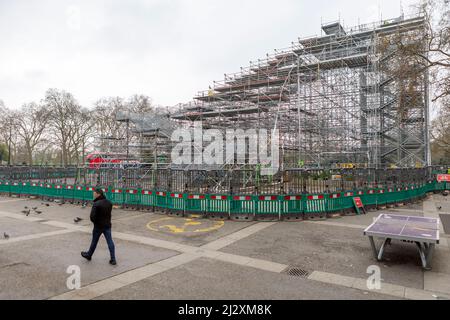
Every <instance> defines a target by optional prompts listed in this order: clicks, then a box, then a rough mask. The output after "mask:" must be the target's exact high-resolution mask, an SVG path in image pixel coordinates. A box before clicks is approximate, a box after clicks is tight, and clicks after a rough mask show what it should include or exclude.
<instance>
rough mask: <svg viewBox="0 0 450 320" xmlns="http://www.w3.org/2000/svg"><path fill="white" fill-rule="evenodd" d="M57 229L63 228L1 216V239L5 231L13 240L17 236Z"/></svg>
mask: <svg viewBox="0 0 450 320" xmlns="http://www.w3.org/2000/svg"><path fill="white" fill-rule="evenodd" d="M56 230H61V228H57V227H51V226H46V225H42V224H38V223H32V222H27V221H22V220H17V219H13V218H5V217H1V216H0V239H3V233H4V232H6V233H7V234H8V235H9V236H10V239H11V240H12V239H14V238H16V237H21V236H25V235H31V234H38V233H43V232H50V231H56Z"/></svg>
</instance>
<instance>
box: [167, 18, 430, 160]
mask: <svg viewBox="0 0 450 320" xmlns="http://www.w3.org/2000/svg"><path fill="white" fill-rule="evenodd" d="M425 25H426V21H425V19H424V18H423V17H421V16H415V17H408V18H405V17H403V16H402V17H399V18H396V19H390V20H384V21H381V22H377V23H373V24H366V25H359V26H357V27H353V28H344V27H343V26H342V24H341V23H340V22H339V21H338V22H333V23H327V24H324V25H322V31H323V33H324V34H323V35H322V36H315V37H308V38H299V39H298V40H296V41H295V42H292V43H291V46H289V47H288V48H285V49H281V50H275V52H274V53H273V54H267V55H266V57H264V58H262V59H258V60H257V61H253V62H250V65H249V66H247V67H242V68H241V70H240V71H239V72H237V73H232V74H225V78H224V80H222V81H215V82H214V83H213V85H212V86H211V87H210V88H209V90H206V91H202V92H199V93H198V94H197V96H196V97H195V98H194V100H193V101H191V102H189V103H185V104H182V105H181V106H180V111H179V112H177V113H176V114H173V115H171V119H172V120H174V121H176V122H178V124H179V125H183V126H186V127H192V126H193V123H194V122H196V121H201V122H202V124H203V128H214V129H219V130H221V131H223V132H225V130H227V129H231V128H236V129H244V130H245V129H256V130H258V129H278V130H279V132H280V142H279V144H280V161H281V162H280V163H281V166H282V169H283V168H285V169H286V168H299V167H300V168H343V167H346V168H348V167H362V168H387V167H397V168H412V167H425V166H428V165H429V164H430V156H429V138H428V122H429V119H428V108H429V102H428V90H429V86H428V74H427V73H426V71H422V72H421V73H416V74H415V75H414V77H410V78H405V77H403V78H401V77H400V78H399V77H397V76H395V75H394V73H392V72H391V71H390V70H391V69H392V68H391V67H393V66H396V65H398V63H399V61H400V60H399V59H400V58H401V57H399V55H398V54H397V52H398V50H397V49H398V48H397V47H396V45H395V41H394V39H395V38H396V37H407V38H408V39H409V40H408V41H416V42H418V43H420V42H423V39H424V38H425V37H424V33H425V30H426V29H425Z"/></svg>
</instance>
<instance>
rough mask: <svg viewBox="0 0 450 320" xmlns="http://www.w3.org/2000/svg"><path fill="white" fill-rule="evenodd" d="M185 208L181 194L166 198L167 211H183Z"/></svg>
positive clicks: (173, 194)
mask: <svg viewBox="0 0 450 320" xmlns="http://www.w3.org/2000/svg"><path fill="white" fill-rule="evenodd" d="M185 206H186V201H185V197H184V195H183V194H182V193H171V194H169V196H168V197H167V207H166V208H167V209H169V210H173V211H184V210H185Z"/></svg>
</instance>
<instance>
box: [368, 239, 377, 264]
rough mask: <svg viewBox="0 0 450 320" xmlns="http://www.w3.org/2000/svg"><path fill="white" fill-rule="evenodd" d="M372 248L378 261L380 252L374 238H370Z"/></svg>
mask: <svg viewBox="0 0 450 320" xmlns="http://www.w3.org/2000/svg"><path fill="white" fill-rule="evenodd" d="M369 241H370V246H371V247H372V252H373V257H374V258H375V259H376V260H378V250H377V247H376V246H375V241H374V240H373V237H372V236H369Z"/></svg>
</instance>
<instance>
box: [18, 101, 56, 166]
mask: <svg viewBox="0 0 450 320" xmlns="http://www.w3.org/2000/svg"><path fill="white" fill-rule="evenodd" d="M15 115H16V121H17V134H18V135H19V136H20V137H21V138H22V141H23V143H24V147H25V151H26V155H27V162H28V164H29V165H32V164H33V153H34V151H35V149H36V146H37V145H38V144H39V143H41V138H42V136H43V133H44V131H45V130H46V129H47V124H48V122H49V112H48V110H47V109H46V108H45V107H43V106H40V105H38V104H36V103H34V102H32V103H28V104H24V105H23V106H22V108H21V109H20V111H18V112H16V113H15Z"/></svg>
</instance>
